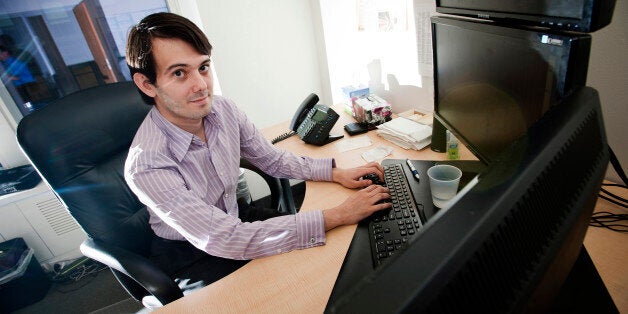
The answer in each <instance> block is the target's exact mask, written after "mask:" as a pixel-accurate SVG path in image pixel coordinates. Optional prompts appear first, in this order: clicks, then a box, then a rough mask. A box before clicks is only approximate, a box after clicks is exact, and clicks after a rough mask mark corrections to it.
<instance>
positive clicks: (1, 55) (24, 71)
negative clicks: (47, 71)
mask: <svg viewBox="0 0 628 314" xmlns="http://www.w3.org/2000/svg"><path fill="white" fill-rule="evenodd" d="M0 63H2V66H3V67H4V73H2V82H3V83H5V84H7V83H8V82H11V83H13V86H15V88H16V89H17V91H18V92H19V93H20V96H22V98H23V100H24V101H28V100H30V99H28V98H29V94H28V92H27V90H26V89H25V86H26V84H28V83H33V82H35V78H34V77H33V74H32V73H31V71H30V70H29V68H28V65H27V64H26V63H25V62H23V61H21V60H18V59H17V58H15V57H14V56H12V55H11V52H10V51H9V48H7V47H6V46H4V45H0Z"/></svg>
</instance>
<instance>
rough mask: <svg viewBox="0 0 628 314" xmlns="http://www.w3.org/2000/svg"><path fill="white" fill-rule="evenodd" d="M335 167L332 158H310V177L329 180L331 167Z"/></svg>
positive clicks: (315, 179)
mask: <svg viewBox="0 0 628 314" xmlns="http://www.w3.org/2000/svg"><path fill="white" fill-rule="evenodd" d="M332 168H336V160H334V159H333V158H320V159H314V160H312V178H311V180H314V181H331V180H332V175H331V169H332Z"/></svg>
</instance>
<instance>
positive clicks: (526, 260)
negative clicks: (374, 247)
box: [326, 87, 609, 313]
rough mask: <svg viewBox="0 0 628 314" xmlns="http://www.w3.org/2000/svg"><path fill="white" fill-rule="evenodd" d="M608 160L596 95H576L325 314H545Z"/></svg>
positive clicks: (568, 263)
mask: <svg viewBox="0 0 628 314" xmlns="http://www.w3.org/2000/svg"><path fill="white" fill-rule="evenodd" d="M608 160H609V151H608V149H607V142H606V136H605V131H604V124H603V121H602V112H601V107H600V103H599V96H598V94H597V92H596V91H595V90H594V89H592V88H588V87H585V88H582V89H580V90H578V91H576V92H574V93H573V94H572V95H570V96H569V97H567V98H566V99H565V100H564V101H563V102H561V103H560V104H559V105H556V106H553V107H552V108H550V110H549V111H548V112H547V113H546V115H544V116H543V117H542V118H541V119H539V120H538V121H537V122H536V123H534V124H533V125H532V126H531V127H530V128H529V129H528V130H527V131H526V132H525V134H524V135H523V136H522V137H520V138H518V139H516V140H514V141H513V143H511V145H509V147H508V148H506V149H504V150H503V151H502V152H501V153H500V154H499V156H498V157H497V158H495V160H494V161H493V162H491V163H490V164H489V165H488V167H487V168H486V169H485V170H484V171H483V172H481V173H480V174H479V175H478V176H477V177H476V178H475V179H474V180H473V181H472V182H473V184H471V183H470V185H468V186H467V187H465V188H464V189H463V191H461V192H460V193H459V194H458V196H456V198H455V202H454V203H453V204H452V205H451V206H450V207H449V208H448V209H444V210H441V211H439V212H438V213H437V214H436V215H435V216H434V217H433V219H431V220H430V221H428V222H427V223H426V224H425V225H424V227H423V228H422V229H421V230H420V231H419V233H418V235H417V237H416V238H415V239H414V240H413V242H412V243H410V245H409V246H408V248H407V249H406V250H405V251H403V252H401V253H400V254H397V255H395V256H393V257H392V258H391V259H390V260H389V261H388V262H387V263H386V264H384V265H382V266H381V267H380V268H378V269H376V270H375V271H373V272H372V273H370V274H366V275H364V276H363V277H362V278H361V280H360V281H359V282H357V283H354V284H353V285H352V286H351V288H349V289H347V290H346V291H343V293H342V295H341V296H340V297H338V298H336V299H334V300H333V301H332V302H330V303H328V305H327V308H326V312H329V313H347V312H355V313H362V312H365V313H366V312H368V313H399V312H404V313H424V312H429V313H484V312H488V313H495V312H526V311H528V312H532V313H536V312H544V311H546V310H547V309H548V306H550V303H552V300H553V298H554V297H555V296H556V295H557V293H558V291H559V289H560V287H561V285H562V283H563V282H564V280H565V278H566V277H567V275H568V274H569V272H570V270H571V268H572V266H573V265H574V262H575V260H576V258H577V256H578V254H579V253H580V249H581V247H582V241H583V239H584V235H585V232H586V229H587V227H588V222H589V219H590V217H591V213H592V211H593V207H594V206H595V202H596V200H597V193H598V191H599V188H600V184H601V182H602V180H603V177H604V174H605V170H606V166H607V163H608Z"/></svg>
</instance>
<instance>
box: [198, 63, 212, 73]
mask: <svg viewBox="0 0 628 314" xmlns="http://www.w3.org/2000/svg"><path fill="white" fill-rule="evenodd" d="M198 70H199V71H201V72H205V71H209V65H207V64H204V65H201V67H200V68H198Z"/></svg>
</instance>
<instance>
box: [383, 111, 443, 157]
mask: <svg viewBox="0 0 628 314" xmlns="http://www.w3.org/2000/svg"><path fill="white" fill-rule="evenodd" d="M377 129H378V130H377V134H378V135H379V136H381V137H383V138H384V139H386V140H388V141H390V142H392V143H394V144H396V145H398V146H400V147H403V148H405V149H416V150H420V149H422V148H424V147H425V146H427V145H429V144H430V141H431V138H432V127H431V126H428V125H424V124H420V123H417V122H415V121H412V120H410V119H406V118H403V117H398V118H395V119H392V120H390V121H388V122H386V123H384V124H380V125H378V126H377Z"/></svg>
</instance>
